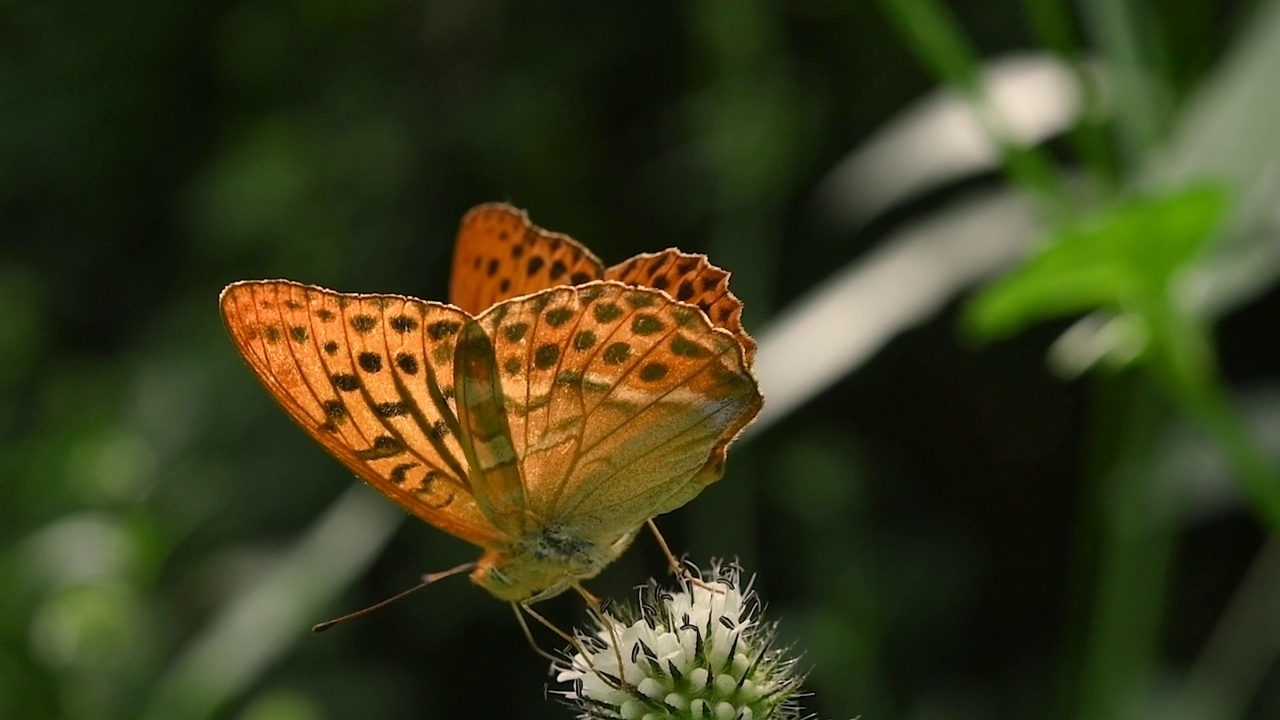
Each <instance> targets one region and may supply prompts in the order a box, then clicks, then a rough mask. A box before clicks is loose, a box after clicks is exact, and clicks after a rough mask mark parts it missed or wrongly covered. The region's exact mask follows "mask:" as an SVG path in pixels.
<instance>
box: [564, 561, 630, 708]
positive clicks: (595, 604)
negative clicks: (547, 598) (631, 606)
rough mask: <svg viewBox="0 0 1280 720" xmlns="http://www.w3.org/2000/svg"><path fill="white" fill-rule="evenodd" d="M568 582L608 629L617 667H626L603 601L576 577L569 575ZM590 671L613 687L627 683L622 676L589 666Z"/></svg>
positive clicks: (615, 628)
mask: <svg viewBox="0 0 1280 720" xmlns="http://www.w3.org/2000/svg"><path fill="white" fill-rule="evenodd" d="M569 584H570V585H571V586H572V587H573V589H574V590H575V591H577V593H578V594H579V595H581V596H582V599H583V600H584V601H586V603H587V609H588V610H590V611H591V614H592V615H595V617H596V622H598V623H600V625H601V626H603V627H606V628H608V629H609V640H610V641H611V642H610V643H609V645H610V646H612V647H613V656H614V659H616V660H617V662H618V668H619V669H621V668H623V667H626V666H625V665H623V664H622V649H621V647H619V646H620V645H621V644H622V642H621V640H619V639H618V628H617V627H616V623H614V622H613V620H611V619H610V618H609V617H608V616H607V615H606V614H605V605H604V603H602V602H600V598H598V597H596V596H595V595H592V594H591V593H590V592H588V591H587V589H586V588H584V587H582V583H580V582H578V578H575V577H573V576H570V577H569ZM583 657H584V658H585V657H586V654H585V653H584V654H583ZM591 671H592V672H594V673H595V674H596V675H597V676H598V677H599V678H600V679H601V680H604V681H605V682H607V683H610V684H611V685H612V686H613V687H617V688H622V687H625V686H626V684H627V681H626V680H624V679H622V678H615V677H613V676H611V675H608V674H606V673H601V672H600V671H598V670H596V669H595V668H594V667H593V668H591Z"/></svg>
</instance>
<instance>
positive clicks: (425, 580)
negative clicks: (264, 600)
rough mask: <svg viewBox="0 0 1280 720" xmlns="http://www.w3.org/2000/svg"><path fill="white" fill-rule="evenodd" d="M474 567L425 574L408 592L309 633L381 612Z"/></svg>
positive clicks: (468, 565) (466, 565) (461, 567)
mask: <svg viewBox="0 0 1280 720" xmlns="http://www.w3.org/2000/svg"><path fill="white" fill-rule="evenodd" d="M475 566H476V564H475V563H474V562H469V563H463V564H461V565H459V566H458V567H455V568H449V569H448V570H445V571H443V572H436V573H428V574H426V575H423V576H422V582H420V583H418V584H417V585H414V586H413V587H411V588H409V589H408V590H404V591H402V592H398V593H396V594H395V595H392V596H391V597H389V598H387V599H386V600H382V601H380V602H376V603H374V604H372V605H370V606H369V607H366V608H361V609H359V610H356V611H355V612H350V613H347V614H346V615H343V616H342V617H338V618H334V619H332V620H326V621H324V622H322V623H317V624H315V625H313V626H312V627H311V632H318V633H321V632H324V631H325V630H328V629H329V628H331V627H333V626H334V625H340V624H342V623H344V622H346V621H348V620H355V619H356V618H358V617H364V616H365V615H368V614H369V613H371V612H373V611H375V610H381V609H382V608H384V607H386V606H388V605H390V604H391V603H393V602H395V601H397V600H399V599H401V598H404V597H407V596H408V595H412V594H413V593H415V592H418V591H419V590H421V589H422V588H424V587H426V586H428V585H430V584H432V583H434V582H436V581H437V580H443V579H445V578H447V577H450V576H452V575H457V574H459V573H464V572H467V571H468V570H472V569H474V568H475Z"/></svg>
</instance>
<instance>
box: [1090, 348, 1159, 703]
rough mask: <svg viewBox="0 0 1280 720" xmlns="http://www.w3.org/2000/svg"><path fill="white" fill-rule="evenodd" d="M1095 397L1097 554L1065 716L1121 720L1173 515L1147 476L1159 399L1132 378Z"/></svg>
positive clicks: (1143, 671)
mask: <svg viewBox="0 0 1280 720" xmlns="http://www.w3.org/2000/svg"><path fill="white" fill-rule="evenodd" d="M1096 390H1097V394H1096V395H1095V398H1096V400H1097V404H1098V409H1097V411H1096V419H1095V421H1094V422H1093V423H1092V424H1091V426H1092V428H1093V429H1092V433H1091V435H1092V437H1091V445H1092V450H1093V451H1094V453H1095V454H1096V455H1097V456H1098V457H1097V458H1096V462H1097V463H1098V464H1099V466H1100V470H1099V471H1098V472H1097V473H1096V474H1095V486H1094V487H1095V489H1094V493H1093V497H1092V507H1091V508H1090V510H1091V511H1092V513H1093V514H1092V516H1090V517H1087V518H1086V520H1087V521H1088V520H1092V521H1093V522H1092V523H1089V524H1090V525H1091V527H1089V530H1091V531H1093V532H1095V533H1096V543H1097V545H1096V546H1097V549H1098V554H1097V565H1096V578H1095V581H1094V585H1093V592H1092V595H1091V605H1090V612H1089V613H1088V616H1087V628H1086V632H1085V638H1084V646H1083V648H1082V651H1081V654H1082V658H1081V664H1080V668H1081V669H1080V674H1079V677H1078V685H1077V690H1076V694H1077V701H1076V711H1075V714H1074V717H1076V718H1081V719H1085V718H1087V719H1088V720H1112V719H1114V718H1121V717H1125V716H1126V710H1128V709H1131V707H1132V705H1133V703H1134V701H1136V700H1137V699H1138V698H1139V697H1140V693H1141V691H1142V690H1143V687H1144V685H1145V684H1146V683H1147V681H1148V680H1149V679H1150V677H1151V675H1152V669H1153V666H1154V658H1155V654H1156V649H1157V644H1158V643H1157V641H1158V638H1159V634H1160V629H1161V627H1162V625H1163V622H1164V599H1165V593H1166V586H1167V578H1168V571H1169V567H1170V561H1171V558H1172V555H1173V551H1174V544H1175V538H1176V532H1175V530H1176V522H1177V521H1176V517H1177V513H1176V512H1174V509H1173V505H1174V504H1173V503H1171V502H1170V499H1169V498H1168V497H1167V496H1162V495H1161V493H1164V492H1167V488H1166V487H1163V486H1161V485H1159V484H1158V483H1154V482H1152V476H1151V468H1152V467H1153V466H1154V460H1155V457H1156V447H1157V441H1158V439H1159V436H1160V431H1161V430H1162V429H1163V428H1164V426H1165V422H1164V415H1165V413H1164V410H1165V404H1166V403H1165V402H1164V400H1163V399H1162V393H1160V392H1158V391H1157V389H1156V388H1155V387H1154V386H1153V384H1152V383H1151V382H1150V381H1149V380H1147V379H1146V378H1144V377H1143V376H1141V375H1139V374H1138V373H1127V374H1125V375H1123V376H1120V377H1118V378H1103V379H1100V380H1098V381H1097V386H1096ZM1082 534H1083V533H1082ZM1085 565H1086V566H1087V565H1089V563H1085ZM1091 569H1092V568H1091Z"/></svg>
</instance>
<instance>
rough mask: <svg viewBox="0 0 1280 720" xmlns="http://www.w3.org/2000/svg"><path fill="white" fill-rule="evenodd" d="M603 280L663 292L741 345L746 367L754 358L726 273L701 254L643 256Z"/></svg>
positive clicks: (669, 252)
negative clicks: (696, 310) (696, 309)
mask: <svg viewBox="0 0 1280 720" xmlns="http://www.w3.org/2000/svg"><path fill="white" fill-rule="evenodd" d="M604 279H606V280H617V281H618V282H623V283H626V284H628V285H639V286H641V287H651V288H655V289H657V290H662V291H664V292H666V293H667V294H668V295H670V296H671V297H673V298H675V299H676V300H678V301H680V302H682V303H688V304H690V305H694V306H696V307H697V308H698V309H699V310H701V311H702V312H704V313H706V315H707V317H708V318H709V319H710V320H711V322H712V324H714V325H715V326H716V327H719V328H724V329H725V330H728V331H729V332H730V333H732V334H733V336H734V337H735V338H736V339H737V340H738V342H739V343H740V344H741V345H742V349H743V352H744V353H745V356H746V360H747V364H750V363H751V361H752V360H753V359H754V358H755V354H756V343H755V340H753V339H752V338H751V336H750V335H748V334H747V331H746V330H745V329H743V327H742V302H741V301H740V300H738V298H737V297H736V296H735V295H734V294H733V293H732V292H729V272H728V271H727V270H721V269H720V268H718V267H716V266H715V265H712V264H711V263H710V262H709V261H708V260H707V257H706V256H705V255H694V254H690V253H684V252H680V251H679V250H676V249H675V248H671V249H668V250H663V251H662V252H658V253H643V254H641V255H636V256H635V257H633V258H631V259H630V260H627V261H625V262H621V263H618V264H617V265H614V266H613V267H611V268H609V269H607V270H605V272H604Z"/></svg>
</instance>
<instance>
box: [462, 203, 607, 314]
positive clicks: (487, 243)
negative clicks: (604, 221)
mask: <svg viewBox="0 0 1280 720" xmlns="http://www.w3.org/2000/svg"><path fill="white" fill-rule="evenodd" d="M603 272H604V269H603V266H602V265H601V263H600V260H599V259H597V258H596V256H595V255H593V254H591V251H590V250H587V249H586V248H585V247H583V246H582V245H581V244H579V243H578V242H577V241H576V240H574V239H573V238H570V237H568V236H567V235H561V234H559V233H552V232H547V231H546V230H543V229H542V228H540V227H537V226H535V225H533V224H532V223H531V222H529V216H528V215H526V214H525V213H524V211H522V210H517V209H515V208H513V207H511V206H510V205H504V204H501V203H490V204H488V205H480V206H477V207H475V208H473V209H472V210H471V211H470V212H468V213H467V214H466V216H465V217H463V218H462V224H461V225H460V226H459V228H458V244H457V248H456V249H455V251H454V256H453V277H452V281H451V283H452V284H451V285H450V288H449V299H450V301H451V302H452V303H453V304H454V305H457V306H458V307H460V308H462V309H463V310H465V311H467V312H469V313H471V314H472V315H479V314H480V313H481V312H483V311H485V310H487V309H488V308H490V307H492V306H493V305H494V304H496V303H498V302H501V301H502V300H506V299H508V298H513V297H518V296H520V295H525V294H528V293H532V292H537V291H539V290H545V289H546V288H550V287H555V286H557V285H581V284H582V283H585V282H590V281H592V280H598V279H600V276H601V274H602V273H603Z"/></svg>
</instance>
